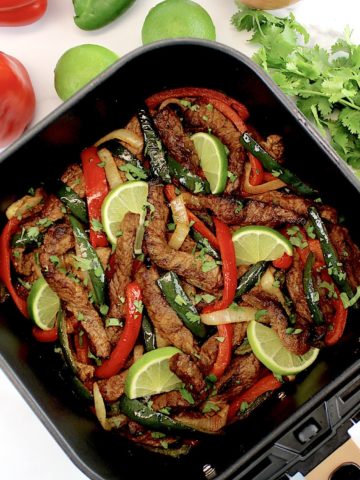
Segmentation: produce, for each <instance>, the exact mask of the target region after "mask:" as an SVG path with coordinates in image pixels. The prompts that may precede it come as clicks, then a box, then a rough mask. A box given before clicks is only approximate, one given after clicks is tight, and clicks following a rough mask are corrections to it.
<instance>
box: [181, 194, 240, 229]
mask: <svg viewBox="0 0 360 480" xmlns="http://www.w3.org/2000/svg"><path fill="white" fill-rule="evenodd" d="M183 198H184V201H185V203H186V206H187V207H189V208H190V209H191V210H204V209H209V210H211V212H212V213H213V214H214V215H215V216H216V217H217V218H218V219H219V220H221V221H222V222H224V223H226V224H228V225H239V223H240V222H241V221H242V219H243V216H244V214H243V213H242V205H241V203H240V204H239V202H237V201H236V199H235V198H233V197H222V196H217V195H192V194H191V193H184V194H183Z"/></svg>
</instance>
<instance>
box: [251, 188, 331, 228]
mask: <svg viewBox="0 0 360 480" xmlns="http://www.w3.org/2000/svg"><path fill="white" fill-rule="evenodd" d="M249 198H251V199H252V200H256V201H258V202H262V203H266V204H270V205H274V206H278V207H282V208H284V209H286V210H291V211H292V212H295V213H297V214H298V215H300V216H302V217H307V216H308V208H309V207H310V206H311V205H315V204H314V202H312V201H311V200H308V199H307V198H303V197H298V196H297V195H294V194H290V193H284V192H278V191H277V190H273V191H271V192H266V193H260V194H258V195H249ZM316 207H317V209H318V210H319V212H320V215H321V216H322V217H323V218H324V219H325V220H328V221H329V222H331V223H336V222H337V213H336V210H335V209H334V208H332V207H329V206H328V205H316Z"/></svg>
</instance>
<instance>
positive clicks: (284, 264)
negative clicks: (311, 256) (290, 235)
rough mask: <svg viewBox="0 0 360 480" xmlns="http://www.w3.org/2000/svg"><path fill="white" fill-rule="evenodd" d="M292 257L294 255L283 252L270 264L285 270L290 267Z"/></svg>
mask: <svg viewBox="0 0 360 480" xmlns="http://www.w3.org/2000/svg"><path fill="white" fill-rule="evenodd" d="M293 258H294V257H292V256H290V255H288V254H287V253H284V254H283V255H282V256H281V257H280V258H277V259H276V260H274V261H273V262H272V264H273V266H274V267H275V268H282V269H283V270H287V269H288V268H290V267H291V265H292V263H293Z"/></svg>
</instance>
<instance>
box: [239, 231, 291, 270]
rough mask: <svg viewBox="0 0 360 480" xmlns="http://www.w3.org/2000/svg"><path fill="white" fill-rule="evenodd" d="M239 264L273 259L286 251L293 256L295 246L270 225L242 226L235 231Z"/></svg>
mask: <svg viewBox="0 0 360 480" xmlns="http://www.w3.org/2000/svg"><path fill="white" fill-rule="evenodd" d="M232 240H233V243H234V248H235V256H236V264H237V265H252V264H254V263H257V262H261V261H272V260H276V259H277V258H280V257H281V256H282V255H283V254H284V253H287V254H288V255H290V256H292V254H293V247H292V245H291V243H290V242H289V240H288V239H287V238H285V237H284V235H281V233H279V232H277V231H276V230H273V229H272V228H269V227H261V226H249V227H242V228H239V229H238V230H236V231H235V232H234V233H233V236H232Z"/></svg>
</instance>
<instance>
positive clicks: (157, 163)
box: [138, 109, 171, 183]
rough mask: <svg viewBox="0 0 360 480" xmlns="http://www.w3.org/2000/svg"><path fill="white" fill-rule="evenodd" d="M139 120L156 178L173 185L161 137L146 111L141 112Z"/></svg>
mask: <svg viewBox="0 0 360 480" xmlns="http://www.w3.org/2000/svg"><path fill="white" fill-rule="evenodd" d="M138 119H139V122H140V125H141V130H142V132H143V135H144V144H145V155H146V156H147V157H148V158H149V160H150V167H151V172H152V174H153V175H154V176H155V177H159V178H161V180H162V181H163V182H165V183H171V177H170V171H169V166H168V164H167V161H166V154H165V150H164V147H163V144H162V142H161V140H160V137H159V135H158V134H157V132H156V131H155V127H154V125H153V123H152V121H151V119H150V117H149V115H148V114H147V112H146V111H145V110H144V109H141V110H139V112H138Z"/></svg>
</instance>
